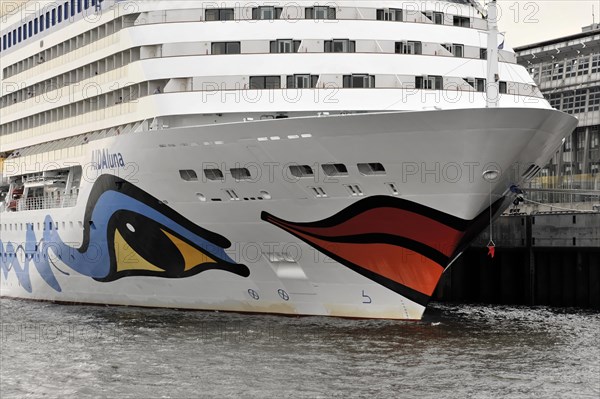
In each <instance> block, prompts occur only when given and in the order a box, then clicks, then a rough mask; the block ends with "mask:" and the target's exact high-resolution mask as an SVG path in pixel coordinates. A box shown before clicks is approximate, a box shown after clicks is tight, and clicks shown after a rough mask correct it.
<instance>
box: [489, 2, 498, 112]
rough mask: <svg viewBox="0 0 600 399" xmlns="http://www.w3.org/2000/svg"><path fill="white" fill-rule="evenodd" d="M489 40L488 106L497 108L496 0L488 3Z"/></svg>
mask: <svg viewBox="0 0 600 399" xmlns="http://www.w3.org/2000/svg"><path fill="white" fill-rule="evenodd" d="M487 23H488V41H487V85H486V102H487V108H497V107H498V100H499V92H500V91H499V88H498V80H500V77H499V75H498V33H499V32H498V9H497V4H496V0H491V1H490V2H489V3H488V10H487Z"/></svg>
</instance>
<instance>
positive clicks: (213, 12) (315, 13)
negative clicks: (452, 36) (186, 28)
mask: <svg viewBox="0 0 600 399" xmlns="http://www.w3.org/2000/svg"><path fill="white" fill-rule="evenodd" d="M413 12H415V11H414V10H413ZM240 13H241V15H238V18H237V19H247V16H246V15H244V13H247V11H245V10H242V11H241V12H240ZM290 14H291V15H293V16H294V18H297V17H298V12H297V10H295V12H293V13H292V12H291V11H290ZM303 14H304V18H305V19H322V20H327V19H330V20H331V19H337V18H338V16H337V14H338V11H337V8H336V7H328V6H314V7H306V8H304V10H303ZM291 15H287V16H286V17H285V19H289V18H290V17H291ZM421 15H422V16H423V18H424V21H427V22H430V23H434V24H438V25H443V24H448V25H454V26H460V27H465V28H470V27H471V18H469V17H462V16H458V15H454V16H452V20H451V21H450V20H448V21H446V18H447V17H448V16H447V15H446V14H444V13H443V12H435V11H422V12H421ZM282 16H283V7H276V6H261V7H254V8H252V19H255V20H274V19H282ZM244 17H246V18H244ZM375 18H376V19H377V20H378V21H398V22H401V21H406V20H409V19H408V18H405V16H404V11H403V10H402V9H400V8H382V9H376V10H375ZM204 19H205V20H206V21H232V20H234V19H236V11H235V9H233V8H209V9H206V10H205V12H204ZM413 20H414V19H413Z"/></svg>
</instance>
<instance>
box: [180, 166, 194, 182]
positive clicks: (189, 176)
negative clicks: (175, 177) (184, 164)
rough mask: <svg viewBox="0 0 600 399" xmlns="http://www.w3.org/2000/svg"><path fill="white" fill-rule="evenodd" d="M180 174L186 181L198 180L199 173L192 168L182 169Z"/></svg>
mask: <svg viewBox="0 0 600 399" xmlns="http://www.w3.org/2000/svg"><path fill="white" fill-rule="evenodd" d="M179 176H181V178H182V179H183V180H185V181H198V175H197V174H196V171H194V170H192V169H185V170H180V171H179Z"/></svg>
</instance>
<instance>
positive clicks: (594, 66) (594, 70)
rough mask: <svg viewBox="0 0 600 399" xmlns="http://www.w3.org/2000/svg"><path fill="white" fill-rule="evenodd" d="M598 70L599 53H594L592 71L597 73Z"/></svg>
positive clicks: (599, 70) (599, 69)
mask: <svg viewBox="0 0 600 399" xmlns="http://www.w3.org/2000/svg"><path fill="white" fill-rule="evenodd" d="M598 72H600V54H596V55H593V56H592V72H591V73H598Z"/></svg>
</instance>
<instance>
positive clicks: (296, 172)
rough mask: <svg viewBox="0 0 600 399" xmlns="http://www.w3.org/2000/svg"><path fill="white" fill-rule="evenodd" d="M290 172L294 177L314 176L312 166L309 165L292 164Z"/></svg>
mask: <svg viewBox="0 0 600 399" xmlns="http://www.w3.org/2000/svg"><path fill="white" fill-rule="evenodd" d="M290 173H291V174H292V176H294V177H311V176H314V172H313V170H312V168H311V167H310V166H308V165H291V166H290Z"/></svg>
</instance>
